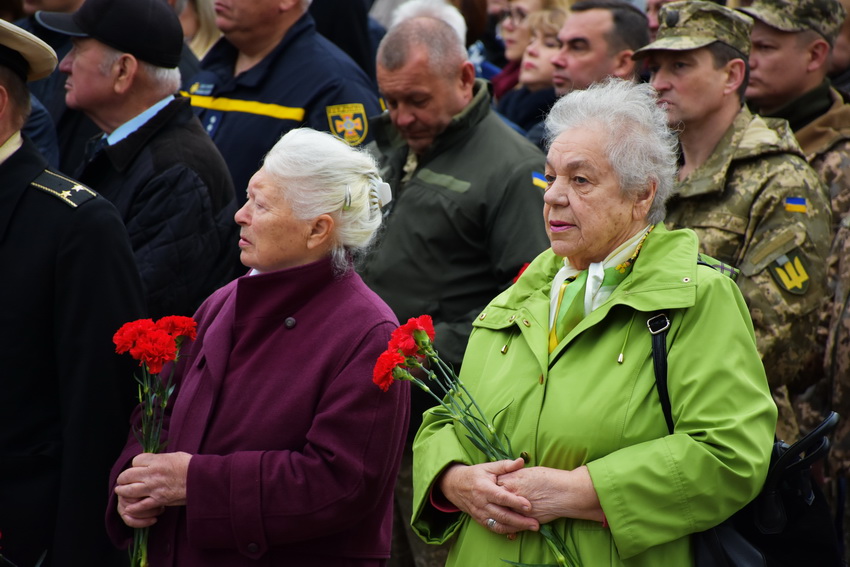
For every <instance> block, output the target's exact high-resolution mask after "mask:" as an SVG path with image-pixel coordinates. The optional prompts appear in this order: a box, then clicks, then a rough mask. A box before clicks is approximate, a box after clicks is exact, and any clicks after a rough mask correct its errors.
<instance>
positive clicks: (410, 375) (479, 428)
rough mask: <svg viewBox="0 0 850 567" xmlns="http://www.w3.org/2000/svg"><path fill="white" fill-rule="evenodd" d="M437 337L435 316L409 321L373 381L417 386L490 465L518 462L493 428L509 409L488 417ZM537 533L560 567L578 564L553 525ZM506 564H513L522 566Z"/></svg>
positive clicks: (383, 356)
mask: <svg viewBox="0 0 850 567" xmlns="http://www.w3.org/2000/svg"><path fill="white" fill-rule="evenodd" d="M434 336H435V333H434V325H433V322H432V320H431V317H429V316H428V315H421V316H419V317H416V318H411V319H409V320H408V322H407V323H405V324H404V325H401V326H400V327H399V328H397V329H396V330H395V331H393V333H392V335H391V337H390V341H389V343H388V345H387V350H386V351H385V352H384V353H382V354H381V355H380V356H379V357H378V360H377V362H376V364H375V369H374V372H373V377H372V380H373V381H374V382H375V384H376V385H377V386H379V387H380V388H381V389H382V390H384V391H387V390H388V389H389V388H390V386H391V385H392V383H393V382H394V381H395V380H407V381H410V382H413V383H414V384H415V385H416V386H418V387H419V388H420V389H422V390H423V391H425V392H428V393H429V394H430V395H431V396H432V397H433V398H434V399H435V400H436V401H437V402H438V403H439V405H440V407H439V409H436V410H433V411H434V412H435V414H436V415H442V416H444V417H446V418H448V419H451V420H452V421H454V423H456V424H457V425H458V426H462V427H463V428H464V429H465V430H466V434H467V435H466V437H467V439H469V441H470V442H471V443H472V444H473V445H474V446H475V447H476V448H477V449H478V450H480V451H481V452H482V453H483V454H484V455H485V456H486V457H487V460H488V461H490V462H491V463H493V462H496V461H514V460H515V459H514V453H513V450H512V448H511V442H510V439H509V438H508V436H507V435H505V434H502V435H498V434H497V432H496V428H495V426H494V419H495V418H496V416H498V415H499V413H501V412H503V411H505V410H506V409H507V408H506V407H505V408H502V409H501V410H499V411H498V412H497V413H496V414H495V415H493V417H492V418H490V417H489V416H487V415H486V414H485V413H484V411H483V410H482V409H481V407H480V406H479V405H478V403H477V402H476V401H475V399H474V398H473V397H472V395H471V394H470V392H469V391H468V390H467V388H466V386H465V385H464V384H463V382H462V381H461V380H460V378H459V377H458V376H457V375H456V374H455V373H454V371H453V370H452V368H451V367H450V366H449V365H447V364H446V363H445V362H443V360H442V359H440V356H439V355H438V354H437V351H436V350H435V349H434V346H433V343H432V341H433V340H434ZM417 370H418V372H416V371H417ZM412 371H413V372H412ZM420 374H424V375H425V376H427V379H428V382H427V383H426V382H425V380H423V379H421V378H419V377H418V375H420ZM431 385H433V386H434V387H435V388H436V391H435V390H434V389H432V387H431ZM516 464H517V465H519V463H516ZM472 468H473V467H470V469H472ZM520 468H521V467H520ZM471 507H472V506H470V508H471ZM476 520H477V521H479V523H486V520H485V521H484V522H482V521H481V518H476ZM535 523H536V522H535ZM539 533H540V534H541V535H542V536H543V537H544V538H545V540H546V543H547V546H548V547H549V550H550V551H551V552H552V554H553V555H554V556H555V561H556V563H557V565H558V566H559V567H573V566H576V567H577V566H578V565H579V563H578V560H577V559H576V558H575V556H574V554H573V553H572V552H571V551H570V549H569V548H568V547H567V545H566V542H564V540H563V539H562V538H561V536H560V535H559V534H558V533H557V532H555V530H554V529H552V527H551V526H550V525H549V524H541V525H540V526H539ZM503 561H505V562H506V563H510V564H512V565H523V564H521V563H515V562H512V561H507V560H503Z"/></svg>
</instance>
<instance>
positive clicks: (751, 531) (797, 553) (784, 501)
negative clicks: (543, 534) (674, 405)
mask: <svg viewBox="0 0 850 567" xmlns="http://www.w3.org/2000/svg"><path fill="white" fill-rule="evenodd" d="M646 326H647V327H648V328H649V332H650V334H651V335H652V360H653V366H654V369H655V385H656V388H657V389H658V398H659V399H660V401H661V408H662V409H663V411H664V419H665V420H666V422H667V429H668V430H669V431H670V433H673V416H672V411H671V407H670V395H669V392H668V390H667V343H666V337H667V331H668V330H669V329H670V320H669V319H668V318H667V315H666V314H664V313H657V314H655V315H654V316H652V317H650V318H649V320H647V322H646ZM837 424H838V414H837V413H835V412H830V414H829V416H828V417H827V418H826V419H825V420H824V421H823V422H822V423H821V424H820V425H818V426H817V427H816V428H815V429H813V430H812V431H811V432H809V433H808V434H807V435H806V436H805V437H803V438H802V439H800V440H799V441H797V442H796V443H794V444H793V445H790V446H789V445H788V444H786V443H784V442H782V441H774V444H773V452H772V454H771V459H770V468H769V469H768V473H767V478H766V479H765V482H764V486H763V488H762V490H761V492H759V494H758V495H757V496H756V497H755V498H754V499H753V501H752V502H750V503H749V504H747V505H746V506H745V507H744V508H742V509H741V510H739V511H738V512H736V513H735V514H734V515H732V517H730V518H729V519H727V520H726V521H724V522H721V523H720V524H719V525H717V526H715V527H713V528H711V529H710V530H706V531H704V532H699V533H695V534H692V535H691V545H692V547H693V552H694V565H695V567H792V566H793V567H803V566H806V567H807V566H810V565H811V566H817V567H833V566H835V567H838V566H840V565H842V564H843V563H842V559H841V554H840V551H839V546H838V534H837V533H836V530H835V527H834V524H833V520H832V515H831V512H830V509H829V506H828V504H827V503H826V499H825V498H824V495H823V492H822V491H821V489H820V487H819V486H818V484H817V483H816V482H812V478H811V467H812V464H813V463H815V462H816V461H819V460H821V459H823V458H825V457H826V455H827V453H828V452H829V439H828V437H827V435H828V434H829V433H830V432H832V430H833V429H835V426H836V425H837Z"/></svg>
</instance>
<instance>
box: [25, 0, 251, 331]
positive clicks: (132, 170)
mask: <svg viewBox="0 0 850 567" xmlns="http://www.w3.org/2000/svg"><path fill="white" fill-rule="evenodd" d="M36 18H37V19H38V21H39V22H40V23H41V24H42V25H43V26H44V27H46V28H48V29H52V30H54V31H56V32H58V33H64V34H66V35H69V36H71V37H72V38H73V48H72V49H71V51H70V52H69V53H68V55H66V56H65V58H64V59H63V60H62V62H61V64H60V69H61V70H62V71H63V72H64V73H66V74H67V80H66V83H65V89H66V95H65V99H66V102H67V104H68V106H69V107H70V108H73V109H78V110H81V111H82V112H84V113H85V114H86V115H87V116H88V117H89V118H91V119H92V121H94V123H95V124H97V126H98V127H99V128H100V129H101V130H103V132H104V133H103V135H100V136H97V137H95V138H93V139H92V141H91V147H90V148H89V149H90V152H89V153H90V155H89V156H88V160H87V162H86V163H84V164H83V166H82V168H81V169H80V170H79V171H78V172H77V177H78V178H79V179H80V181H82V182H83V183H86V184H88V185H89V186H90V187H92V188H93V189H95V190H96V191H98V192H99V193H100V194H102V195H103V196H104V197H106V198H107V199H109V200H110V201H112V203H113V204H114V205H115V206H116V208H117V209H118V210H119V212H120V213H121V216H122V219H123V220H124V224H125V225H126V227H127V231H128V233H129V235H130V241H131V243H132V246H133V253H134V254H135V256H136V263H137V265H138V267H139V271H140V273H141V276H142V282H143V284H144V286H145V295H146V297H147V301H148V310H149V314H150V315H151V316H152V317H155V318H156V317H162V316H164V315H191V314H192V313H194V311H195V309H196V308H197V307H198V306H199V305H200V304H201V302H202V301H203V300H204V299H206V297H207V296H208V295H209V294H210V293H212V292H213V291H215V290H216V289H218V287H220V286H221V285H223V284H225V283H227V282H228V281H229V280H230V279H232V277H233V275H234V269H235V267H236V265H237V260H236V254H237V252H238V248H237V246H236V234H237V225H236V223H235V222H233V214H234V213H235V211H236V201H235V198H234V192H233V185H232V183H231V180H230V176H229V174H228V171H227V166H226V165H225V163H224V160H223V159H222V158H221V155H220V154H219V153H218V151H217V150H216V148H215V145H214V144H213V143H212V141H211V140H210V139H209V137H208V136H207V135H206V133H205V132H204V130H203V128H201V125H200V123H199V122H198V119H197V118H196V117H195V115H194V113H193V112H192V109H191V107H190V105H189V101H188V100H186V99H185V98H182V97H175V96H174V94H173V93H174V92H176V91H177V89H178V88H179V85H180V72H179V71H178V69H177V64H178V63H179V61H180V53H181V50H182V48H183V31H182V28H181V27H180V22H179V21H178V19H177V15H176V14H175V13H174V12H173V10H172V9H171V8H170V7H169V6H168V4H167V3H165V2H163V0H86V2H85V3H84V4H83V5H82V7H81V8H80V9H79V10H78V11H76V12H74V13H73V14H66V13H57V12H38V13H37V14H36Z"/></svg>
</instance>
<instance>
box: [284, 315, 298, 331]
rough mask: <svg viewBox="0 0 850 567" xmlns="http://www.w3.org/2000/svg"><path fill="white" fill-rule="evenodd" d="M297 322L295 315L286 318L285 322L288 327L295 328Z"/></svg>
mask: <svg viewBox="0 0 850 567" xmlns="http://www.w3.org/2000/svg"><path fill="white" fill-rule="evenodd" d="M295 323H296V321H295V317H287V318H286V320H284V322H283V324H284V325H286V328H287V329H291V328H293V327H294V326H295Z"/></svg>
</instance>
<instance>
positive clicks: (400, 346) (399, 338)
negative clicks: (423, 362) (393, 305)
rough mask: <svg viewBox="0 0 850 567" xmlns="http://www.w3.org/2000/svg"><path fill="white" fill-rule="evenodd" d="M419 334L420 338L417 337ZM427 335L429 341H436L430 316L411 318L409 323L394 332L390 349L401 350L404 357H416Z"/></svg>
mask: <svg viewBox="0 0 850 567" xmlns="http://www.w3.org/2000/svg"><path fill="white" fill-rule="evenodd" d="M417 332H419V337H417V336H416V335H417ZM423 334H424V335H427V337H428V340H429V341H433V340H434V323H433V322H432V320H431V316H430V315H420V316H419V317H411V318H410V319H408V320H407V323H405V324H404V325H401V326H400V327H399V328H397V329H396V330H395V331H393V333H392V335H391V337H390V343H389V347H390V349H392V350H399V351H401V353H402V354H403V355H404V356H416V355H417V354H421V353H420V352H419V348H420V346H422V343H423V342H425V337H424V336H422V335H423Z"/></svg>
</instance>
